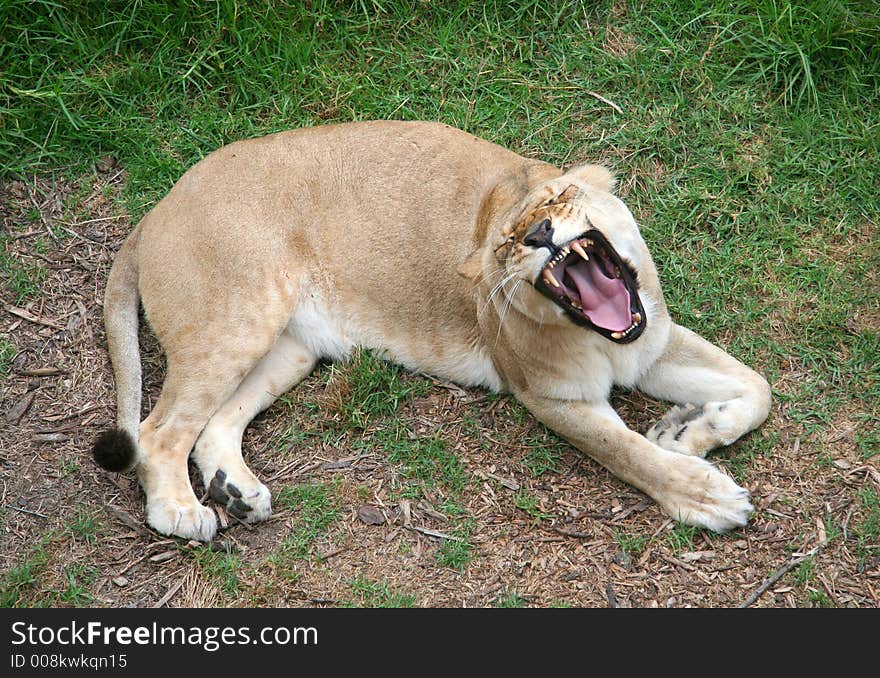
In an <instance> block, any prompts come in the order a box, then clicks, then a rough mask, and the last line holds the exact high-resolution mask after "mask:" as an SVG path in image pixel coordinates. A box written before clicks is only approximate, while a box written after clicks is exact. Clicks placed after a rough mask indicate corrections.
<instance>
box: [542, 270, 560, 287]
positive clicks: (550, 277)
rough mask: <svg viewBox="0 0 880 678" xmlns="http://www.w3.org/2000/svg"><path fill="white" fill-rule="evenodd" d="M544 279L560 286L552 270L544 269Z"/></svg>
mask: <svg viewBox="0 0 880 678" xmlns="http://www.w3.org/2000/svg"><path fill="white" fill-rule="evenodd" d="M544 280H546V281H547V282H548V283H550V284H551V285H553V287H559V286H560V285H559V281H558V280H557V279H556V278H554V277H553V274H552V273H551V272H550V271H544Z"/></svg>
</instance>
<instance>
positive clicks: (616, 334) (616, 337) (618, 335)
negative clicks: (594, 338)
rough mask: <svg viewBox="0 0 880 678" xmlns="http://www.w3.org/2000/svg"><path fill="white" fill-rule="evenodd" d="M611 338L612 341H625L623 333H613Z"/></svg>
mask: <svg viewBox="0 0 880 678" xmlns="http://www.w3.org/2000/svg"><path fill="white" fill-rule="evenodd" d="M611 338H612V339H623V332H612V333H611Z"/></svg>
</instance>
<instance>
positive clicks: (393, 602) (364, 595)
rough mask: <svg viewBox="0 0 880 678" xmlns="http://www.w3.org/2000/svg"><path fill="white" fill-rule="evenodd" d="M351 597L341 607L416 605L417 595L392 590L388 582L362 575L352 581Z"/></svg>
mask: <svg viewBox="0 0 880 678" xmlns="http://www.w3.org/2000/svg"><path fill="white" fill-rule="evenodd" d="M349 586H350V589H351V598H350V599H349V600H347V601H346V602H345V603H344V604H342V605H340V607H371V608H377V607H415V606H416V597H415V596H414V595H411V594H409V593H400V592H398V591H392V590H391V588H390V587H389V585H388V584H387V583H386V582H376V581H371V580H369V579H367V578H366V577H364V576H360V577H358V578H357V579H354V580H353V581H351V582H350V585H349Z"/></svg>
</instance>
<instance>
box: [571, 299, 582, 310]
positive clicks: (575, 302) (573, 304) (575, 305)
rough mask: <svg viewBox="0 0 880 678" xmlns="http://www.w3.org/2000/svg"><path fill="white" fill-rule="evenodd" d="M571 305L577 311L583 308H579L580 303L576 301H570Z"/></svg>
mask: <svg viewBox="0 0 880 678" xmlns="http://www.w3.org/2000/svg"><path fill="white" fill-rule="evenodd" d="M571 305H572V306H574V307H575V308H576V309H577V310H579V311H580V310H581V309H582V308H583V306H581V302H579V301H578V300H577V299H572V300H571Z"/></svg>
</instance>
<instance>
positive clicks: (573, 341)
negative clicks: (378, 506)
mask: <svg viewBox="0 0 880 678" xmlns="http://www.w3.org/2000/svg"><path fill="white" fill-rule="evenodd" d="M612 188H613V179H612V178H611V175H610V174H609V172H608V171H607V170H606V169H604V168H601V167H597V166H593V165H585V166H581V167H576V168H574V169H572V170H570V171H569V172H562V171H561V170H559V169H556V168H554V167H552V166H550V165H547V164H545V163H541V162H537V161H534V160H528V159H525V158H522V157H520V156H518V155H516V154H514V153H511V152H510V151H507V150H505V149H503V148H500V147H498V146H496V145H493V144H490V143H488V142H486V141H483V140H480V139H477V138H475V137H473V136H471V135H469V134H465V133H464V132H460V131H458V130H455V129H452V128H450V127H447V126H444V125H439V124H433V123H402V122H371V123H354V124H346V125H333V126H326V127H318V128H313V129H303V130H296V131H292V132H286V133H282V134H276V135H272V136H269V137H265V138H261V139H254V140H249V141H242V142H237V143H234V144H231V145H229V146H226V147H224V148H221V149H220V150H218V151H216V152H215V153H212V154H211V155H210V156H208V157H207V158H205V159H204V160H203V161H201V162H200V163H198V164H197V165H196V166H194V167H193V168H192V169H190V170H189V171H188V172H187V173H186V174H185V175H184V176H183V177H182V178H181V179H180V181H178V182H177V184H176V185H175V186H174V187H173V188H172V190H171V192H170V193H169V194H168V195H167V196H166V197H165V198H164V199H163V200H162V201H161V202H160V203H159V204H158V205H156V207H155V208H154V209H153V211H152V212H150V213H149V214H148V215H147V216H146V217H145V218H144V219H143V221H142V222H141V223H140V224H139V225H138V227H137V229H136V230H135V231H134V233H133V234H132V236H131V238H130V239H129V241H128V242H127V243H126V244H125V246H124V249H123V250H122V252H121V253H120V255H119V257H118V258H117V261H116V263H115V265H114V268H113V272H112V274H111V278H110V281H109V283H108V289H107V295H106V299H107V304H106V314H107V319H106V323H107V333H108V339H109V347H110V353H111V358H112V360H113V364H114V368H115V370H116V380H117V385H118V388H119V389H120V394H119V412H118V417H119V422H120V424H119V425H120V428H122V429H124V430H127V431H129V432H130V433H131V434H132V436H133V437H135V438H139V446H138V450H139V451H138V458H137V462H138V464H137V466H138V472H139V475H140V479H141V482H142V484H143V486H144V490H145V492H146V495H147V519H148V522H149V523H150V525H152V526H153V527H154V528H155V529H157V530H158V531H160V532H163V533H167V534H175V535H179V536H182V537H187V538H195V539H204V540H206V539H210V538H212V537H213V535H214V533H215V531H216V519H215V517H214V514H213V512H212V511H210V510H209V509H208V508H206V507H204V506H202V505H201V504H199V502H198V500H197V498H196V496H195V494H194V493H193V490H192V488H191V487H190V484H189V481H188V478H187V469H186V464H187V457H188V456H189V454H190V452H191V450H193V448H194V449H195V452H194V455H193V456H194V460H195V461H196V463H197V465H198V466H199V468H200V470H201V472H202V476H203V480H204V481H205V484H206V487H209V488H210V492H211V495H212V497H214V498H215V499H217V500H218V501H222V502H224V503H226V504H227V507H228V508H229V509H230V510H231V511H233V513H237V514H238V515H240V516H241V517H242V519H244V520H249V521H256V520H261V519H265V518H266V517H268V516H269V515H270V513H271V504H270V501H271V500H270V496H269V492H268V490H267V489H266V488H265V486H263V485H262V484H261V483H260V482H259V480H257V478H256V477H255V476H254V475H253V474H252V473H251V472H250V471H249V470H248V469H247V467H246V465H245V464H244V462H243V461H242V459H241V434H242V431H243V430H244V428H245V426H246V425H247V423H248V422H249V421H250V419H251V418H252V417H253V416H254V415H255V414H256V413H257V412H259V411H260V410H262V409H264V408H265V407H268V405H269V404H271V402H272V400H273V399H274V398H275V397H277V396H278V395H280V394H281V393H283V392H284V391H285V390H287V389H288V388H290V387H291V386H293V385H295V384H296V383H297V382H298V381H299V380H301V379H302V378H303V377H304V376H305V375H306V374H308V373H309V371H310V370H311V369H312V367H313V366H314V364H315V362H316V361H317V360H318V359H319V358H330V359H340V358H344V357H345V356H346V355H347V354H348V353H349V352H350V351H351V350H352V349H353V348H354V347H356V346H363V347H367V348H372V349H377V350H379V351H381V352H382V354H383V355H385V356H386V357H388V358H389V359H391V360H395V361H397V362H399V363H402V364H403V365H404V366H406V367H408V368H410V369H413V370H418V371H422V372H427V373H431V374H434V375H437V376H438V377H441V378H444V379H449V380H452V381H456V382H458V383H460V384H463V385H466V386H483V387H486V388H490V389H493V390H507V391H510V392H512V393H514V394H515V395H516V397H518V398H519V399H520V400H521V401H522V402H523V403H524V404H525V405H526V406H527V407H528V408H529V409H530V410H531V411H532V413H533V414H534V415H535V416H536V417H537V418H538V419H540V420H541V421H543V422H544V423H545V424H547V425H548V426H549V427H551V428H552V429H554V430H556V431H557V432H558V433H559V434H560V435H562V436H564V437H565V438H566V439H568V440H570V441H571V442H572V443H573V444H574V445H576V446H577V447H578V448H580V449H581V450H583V451H584V452H585V453H587V454H589V455H591V456H592V457H593V458H595V459H596V460H598V461H599V462H600V463H601V464H603V465H605V466H606V467H608V468H609V469H610V470H611V471H613V472H614V473H615V474H617V475H618V476H620V477H621V478H623V479H624V480H626V481H627V482H630V483H632V484H633V485H635V486H636V487H638V488H640V489H641V490H643V491H645V492H646V493H647V494H649V495H650V496H652V497H653V498H655V499H656V500H657V501H658V502H659V503H660V505H661V506H662V507H663V508H664V510H666V511H667V512H668V513H669V514H670V515H672V516H673V517H676V518H679V519H681V520H683V521H685V522H688V523H691V524H695V525H701V526H705V527H709V528H712V529H715V530H725V529H730V528H731V527H734V526H737V525H743V524H744V523H745V521H746V519H747V516H748V514H749V512H750V511H751V505H750V504H749V502H748V493H747V492H746V491H745V490H743V489H742V488H739V487H738V486H737V485H736V484H735V483H734V482H733V481H732V480H730V479H729V478H728V477H727V476H725V475H724V474H722V473H721V472H720V471H719V470H718V469H717V468H716V467H715V466H713V465H712V464H710V463H708V462H706V461H705V460H703V459H702V458H701V456H702V455H704V454H705V453H706V451H708V450H709V449H711V448H712V447H715V446H718V445H721V444H728V443H730V442H732V441H733V440H735V439H736V438H738V437H739V436H741V435H742V434H744V433H745V432H747V431H749V430H751V429H752V428H754V427H755V426H757V425H759V424H760V423H761V422H762V421H763V420H764V418H765V417H766V415H767V412H768V410H769V406H770V396H769V389H768V387H767V384H766V382H765V381H764V380H763V379H762V378H761V377H760V376H759V375H757V374H756V373H754V372H753V371H751V370H750V369H749V368H747V367H745V366H744V365H742V364H741V363H739V362H738V361H736V360H734V359H733V358H731V357H730V356H728V355H727V354H726V353H724V352H723V351H721V350H720V349H718V348H716V347H714V346H712V345H711V344H709V343H708V342H705V341H704V340H703V339H701V338H700V337H698V336H696V335H695V334H693V333H691V332H689V331H688V330H685V329H684V328H681V327H679V326H677V325H675V324H674V323H673V322H672V321H671V320H670V318H669V316H668V314H667V312H666V307H665V304H664V301H663V295H662V293H661V290H660V286H659V281H658V278H657V272H656V270H655V268H654V265H653V262H652V260H651V257H650V255H649V253H648V250H647V247H646V246H645V244H644V242H643V241H642V239H641V236H640V235H639V232H638V229H637V227H636V225H635V222H634V221H633V219H632V216H631V214H630V213H629V211H628V210H627V209H626V207H625V206H624V205H623V203H622V202H620V201H619V200H618V199H617V198H615V197H614V196H613V195H611V193H610V191H611V190H612ZM543 217H546V218H550V219H552V220H553V224H554V227H555V230H556V232H557V233H559V234H560V237H567V238H573V237H576V236H577V235H578V234H579V233H581V232H583V231H584V230H585V227H584V223H585V220H586V219H589V221H590V222H591V223H592V224H593V226H594V227H595V228H597V229H599V230H600V231H602V233H603V234H604V235H605V236H606V238H608V240H609V241H610V242H611V243H612V244H613V245H614V247H615V248H616V249H617V251H618V252H619V253H620V254H621V255H622V256H624V257H625V258H626V259H627V260H628V261H629V262H630V263H631V264H632V265H633V267H634V268H635V269H636V270H637V271H638V275H639V280H640V283H641V288H640V298H641V300H642V303H643V305H644V307H645V310H646V313H647V328H646V330H645V332H644V333H643V335H642V336H640V337H639V338H638V339H636V340H635V341H633V342H632V343H629V344H625V345H624V344H616V343H613V342H612V341H610V340H608V339H605V338H603V337H602V336H600V335H599V334H597V333H596V332H594V331H592V330H590V329H586V328H583V327H579V326H576V325H575V324H573V323H572V322H571V321H570V320H569V319H568V318H567V317H565V316H564V314H563V313H562V311H561V310H560V309H559V308H558V307H557V306H555V305H554V304H553V303H551V302H550V301H548V300H547V299H546V298H544V297H543V296H541V295H539V294H538V293H537V292H536V290H535V289H534V288H533V287H532V283H533V282H534V280H535V278H536V276H537V275H538V273H539V271H540V269H541V267H542V266H543V263H544V261H545V260H546V258H547V250H546V249H545V250H535V249H534V248H530V247H526V246H525V245H524V244H523V242H522V240H523V237H524V236H525V233H526V231H527V230H528V228H529V227H530V226H531V225H532V224H534V223H535V220H536V219H539V218H543ZM135 280H136V283H135ZM135 284H136V286H137V293H138V294H139V295H140V298H141V301H142V303H143V307H144V309H145V312H146V316H147V318H148V320H149V322H150V325H151V326H152V328H153V330H154V331H155V333H156V335H157V336H158V338H159V340H160V341H161V343H162V346H163V348H164V350H165V353H166V356H167V361H168V368H167V377H166V380H165V384H164V386H163V389H162V394H161V397H160V398H159V401H158V402H157V404H156V406H155V408H154V409H153V411H152V412H151V413H150V415H149V416H148V417H147V419H146V420H145V421H144V422H143V423H142V424H141V425H140V428H139V430H135V427H134V425H133V424H132V421H133V420H135V421H136V415H137V406H138V405H139V398H140V394H139V389H140V380H139V366H137V365H136V360H135V361H133V360H132V356H133V355H134V356H136V355H137V343H136V342H137V334H136V317H135V320H134V323H135V326H134V331H133V330H132V312H131V309H132V299H133V295H134V294H135ZM132 338H133V339H132ZM132 341H133V342H134V344H132ZM135 371H137V375H135V374H134V372H135ZM614 384H619V385H623V386H626V387H634V388H642V389H643V390H645V391H646V392H648V393H651V394H652V395H655V396H657V397H661V398H667V399H669V400H672V401H674V402H678V403H681V404H682V407H678V408H675V409H673V410H672V411H670V413H669V414H668V415H667V416H666V417H664V419H663V420H661V421H660V422H658V424H657V425H656V426H655V427H654V428H653V429H651V431H649V433H648V437H645V436H642V435H639V434H637V433H635V432H633V431H631V430H629V429H628V428H627V427H626V425H625V424H624V423H623V422H622V421H621V420H620V419H619V418H618V417H617V415H616V414H615V413H614V411H613V410H612V409H611V407H610V405H609V404H608V395H609V392H610V389H611V387H612V385H614ZM685 403H689V404H690V405H688V406H684V405H685ZM685 424H687V425H686V426H685ZM682 429H684V430H682ZM236 502H237V503H236Z"/></svg>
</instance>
